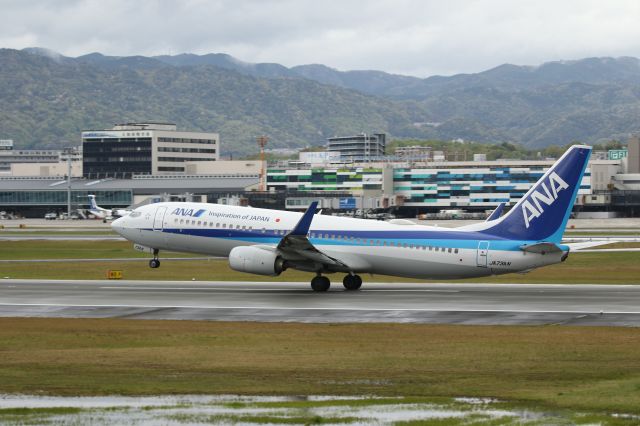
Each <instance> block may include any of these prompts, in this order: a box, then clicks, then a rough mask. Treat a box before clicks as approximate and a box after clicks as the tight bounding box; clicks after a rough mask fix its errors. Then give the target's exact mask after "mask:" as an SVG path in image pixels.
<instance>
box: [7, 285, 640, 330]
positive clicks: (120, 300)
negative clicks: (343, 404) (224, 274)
mask: <svg viewBox="0 0 640 426" xmlns="http://www.w3.org/2000/svg"><path fill="white" fill-rule="evenodd" d="M337 278H338V277H337V276H336V278H334V281H337ZM0 316H4V317H9V316H25V317H77V318H93V317H97V318H138V319H190V320H215V321H265V322H271V321H275V322H306V323H328V322H394V323H452V324H570V325H615V326H640V286H631V285H629V286H624V285H537V284H536V285H524V284H513V285H511V284H395V283H366V282H365V284H364V285H363V289H362V290H361V291H357V292H347V291H344V289H343V288H342V285H341V284H340V283H339V282H335V283H334V284H333V286H332V288H331V290H330V291H329V292H327V293H313V292H312V291H311V290H310V289H309V284H308V283H250V282H235V283H230V282H215V281H213V282H211V281H209V282H193V281H174V282H154V281H55V280H12V279H8V280H0Z"/></svg>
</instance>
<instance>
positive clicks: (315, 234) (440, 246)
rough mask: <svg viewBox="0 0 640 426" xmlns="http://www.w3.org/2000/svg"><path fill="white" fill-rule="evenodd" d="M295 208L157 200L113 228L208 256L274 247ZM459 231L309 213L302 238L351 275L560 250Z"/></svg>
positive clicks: (471, 273) (475, 264) (462, 272)
mask: <svg viewBox="0 0 640 426" xmlns="http://www.w3.org/2000/svg"><path fill="white" fill-rule="evenodd" d="M301 216H302V215H301V213H295V212H287V211H277V210H267V209H257V208H251V207H237V206H226V205H219V204H203V203H158V204H152V205H147V206H143V207H140V208H138V209H136V210H135V211H134V212H133V213H132V214H130V215H129V216H125V217H122V218H120V219H118V220H116V221H115V222H114V223H113V224H112V227H113V229H114V230H115V231H116V232H118V233H119V234H120V235H122V236H123V237H125V238H127V239H128V240H130V241H132V242H134V243H137V244H139V245H142V246H145V247H149V248H153V249H158V250H172V251H182V252H190V253H201V254H206V255H211V256H225V257H226V256H228V255H229V252H230V251H231V250H232V249H233V248H234V247H238V246H250V245H260V246H271V247H274V248H275V247H276V246H277V245H278V243H279V241H280V240H281V239H282V238H283V237H284V236H285V235H286V234H287V233H288V232H289V231H290V230H291V229H293V228H294V227H295V225H296V223H297V222H298V221H299V220H300V218H301ZM473 229H474V228H473V227H463V228H458V229H447V228H438V227H432V226H423V225H398V224H391V223H388V222H381V221H372V220H363V219H354V218H345V217H336V216H323V215H315V216H314V217H313V220H312V223H311V227H310V229H309V233H308V239H309V241H310V242H311V243H312V244H313V246H315V247H316V248H317V249H318V250H320V251H321V252H322V253H324V254H326V255H328V256H330V257H333V258H335V259H339V260H340V261H341V262H343V263H344V264H346V265H348V266H349V269H350V270H351V272H354V273H371V274H384V275H392V276H401V277H412V278H423V279H455V278H470V277H482V276H487V275H493V274H505V273H510V272H518V271H526V270H530V269H533V268H537V267H540V266H545V265H549V264H553V263H558V262H560V261H561V259H562V257H563V255H566V251H562V252H556V253H546V254H539V253H531V252H526V251H523V250H521V249H520V247H521V246H522V245H524V244H529V243H535V242H532V241H514V240H505V239H500V238H496V237H495V236H490V235H485V234H483V233H482V232H481V231H475V230H473Z"/></svg>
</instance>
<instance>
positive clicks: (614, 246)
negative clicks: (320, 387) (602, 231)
mask: <svg viewBox="0 0 640 426" xmlns="http://www.w3.org/2000/svg"><path fill="white" fill-rule="evenodd" d="M625 248H640V242H638V243H635V242H619V243H611V244H604V245H601V246H596V247H591V250H603V249H625Z"/></svg>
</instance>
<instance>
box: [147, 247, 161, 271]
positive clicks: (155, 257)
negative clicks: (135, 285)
mask: <svg viewBox="0 0 640 426" xmlns="http://www.w3.org/2000/svg"><path fill="white" fill-rule="evenodd" d="M158 253H160V250H158V249H153V259H151V260H150V261H149V267H150V268H153V269H155V268H159V267H160V259H158Z"/></svg>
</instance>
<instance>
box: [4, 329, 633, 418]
mask: <svg viewBox="0 0 640 426" xmlns="http://www.w3.org/2000/svg"><path fill="white" fill-rule="evenodd" d="M638 353H640V330H638V329H633V328H622V327H620V328H616V327H611V328H606V327H553V326H548V327H504V326H502V327H501V326H456V325H415V324H414V325H408V324H357V325H355V324H353V325H332V324H283V323H271V324H265V323H228V322H197V321H132V320H129V321H127V320H114V319H49V318H47V319H34V318H32V319H29V318H27V319H15V318H2V319H0V356H1V357H2V363H0V393H25V394H45V395H46V394H52V395H104V394H118V395H159V394H193V393H196V394H197V393H202V394H240V395H243V394H244V395H323V394H325V395H354V396H360V395H379V396H383V397H395V396H402V395H411V396H413V399H411V398H407V399H402V400H400V401H393V402H394V403H395V402H411V401H416V402H418V401H419V400H420V399H421V398H425V399H426V398H449V397H456V396H476V397H495V398H498V399H501V400H506V401H511V403H513V404H517V405H518V406H525V407H526V406H527V405H532V406H535V407H544V408H546V409H550V410H557V409H571V410H578V411H587V412H621V413H636V414H640V363H639V362H638ZM445 401H446V400H445ZM384 402H385V401H380V403H384ZM389 402H391V401H389ZM351 403H352V404H356V405H357V404H358V402H351ZM301 404H309V403H306V402H305V403H301ZM311 404H314V405H317V404H321V402H320V403H318V402H311ZM261 405H262V406H264V405H265V404H261ZM267 405H268V404H267ZM273 406H276V407H277V406H278V403H274V404H273ZM298 408H303V407H302V406H299V407H298Z"/></svg>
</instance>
